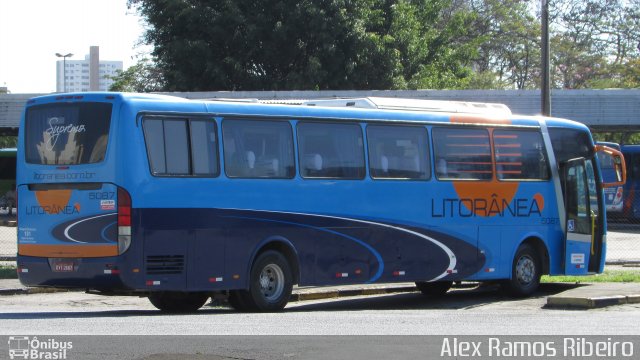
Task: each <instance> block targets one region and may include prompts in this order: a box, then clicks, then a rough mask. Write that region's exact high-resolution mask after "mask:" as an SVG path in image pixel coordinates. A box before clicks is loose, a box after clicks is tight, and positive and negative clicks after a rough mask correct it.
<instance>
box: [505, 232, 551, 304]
mask: <svg viewBox="0 0 640 360" xmlns="http://www.w3.org/2000/svg"><path fill="white" fill-rule="evenodd" d="M541 264H542V262H541V261H540V256H539V255H538V252H537V251H536V250H535V249H534V248H533V246H531V245H529V244H523V245H520V247H519V248H518V251H516V256H515V257H514V258H513V265H512V268H511V279H509V280H506V281H505V282H503V287H504V288H505V290H506V291H507V292H508V293H510V294H511V295H513V296H517V297H525V296H529V295H531V294H533V293H534V292H535V291H536V290H537V289H538V286H539V285H540V276H541V275H542V267H541Z"/></svg>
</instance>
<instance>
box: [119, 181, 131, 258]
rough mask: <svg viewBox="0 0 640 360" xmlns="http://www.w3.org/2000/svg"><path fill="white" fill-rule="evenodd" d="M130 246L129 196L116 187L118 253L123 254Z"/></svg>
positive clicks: (123, 190)
mask: <svg viewBox="0 0 640 360" xmlns="http://www.w3.org/2000/svg"><path fill="white" fill-rule="evenodd" d="M129 246H131V196H130V195H129V193H128V192H127V191H126V190H125V189H123V188H118V254H120V255H121V254H123V253H124V252H125V251H127V249H129Z"/></svg>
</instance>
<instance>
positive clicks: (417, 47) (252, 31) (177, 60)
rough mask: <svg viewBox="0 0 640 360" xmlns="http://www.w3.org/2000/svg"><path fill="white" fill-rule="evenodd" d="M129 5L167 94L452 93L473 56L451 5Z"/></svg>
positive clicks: (444, 0) (342, 0) (444, 1)
mask: <svg viewBox="0 0 640 360" xmlns="http://www.w3.org/2000/svg"><path fill="white" fill-rule="evenodd" d="M129 4H130V6H134V7H135V8H136V9H137V11H138V12H139V13H140V15H141V16H142V17H143V18H144V19H145V20H146V21H147V23H148V25H149V27H148V30H147V32H146V34H145V37H144V40H145V42H146V43H147V44H150V45H153V47H154V50H153V52H152V55H153V56H154V58H155V59H156V60H157V66H158V68H159V69H160V71H161V72H162V74H163V75H164V78H165V80H166V90H170V91H173V90H178V91H206V90H284V89H318V90H324V89H404V88H421V87H430V88H445V87H446V88H453V87H459V86H460V84H464V83H465V81H468V78H469V76H470V68H469V65H470V62H471V59H472V57H473V56H471V55H473V52H474V51H475V48H476V47H474V46H473V44H471V43H469V42H467V41H466V40H465V39H466V37H467V32H468V30H467V28H468V27H467V25H468V24H470V22H469V15H468V14H465V13H463V12H460V11H456V12H452V11H451V10H452V7H451V4H452V0H319V1H311V0H302V1H297V0H263V1H256V0H217V1H214V0H181V1H173V0H129ZM461 40H463V41H461Z"/></svg>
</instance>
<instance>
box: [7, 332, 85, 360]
mask: <svg viewBox="0 0 640 360" xmlns="http://www.w3.org/2000/svg"><path fill="white" fill-rule="evenodd" d="M71 349H73V343H72V342H71V341H58V340H56V339H46V340H40V339H38V338H37V337H36V336H34V337H33V338H30V337H29V336H9V358H10V359H12V360H13V359H57V360H59V359H66V358H67V355H68V351H69V350H71Z"/></svg>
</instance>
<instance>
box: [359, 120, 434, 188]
mask: <svg viewBox="0 0 640 360" xmlns="http://www.w3.org/2000/svg"><path fill="white" fill-rule="evenodd" d="M428 139H429V138H428V134H427V129H426V128H424V127H417V126H389V125H369V126H367V143H368V149H369V168H370V171H371V177H372V178H374V179H395V180H426V179H428V178H430V177H431V173H430V170H431V166H430V165H429V140H428Z"/></svg>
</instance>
